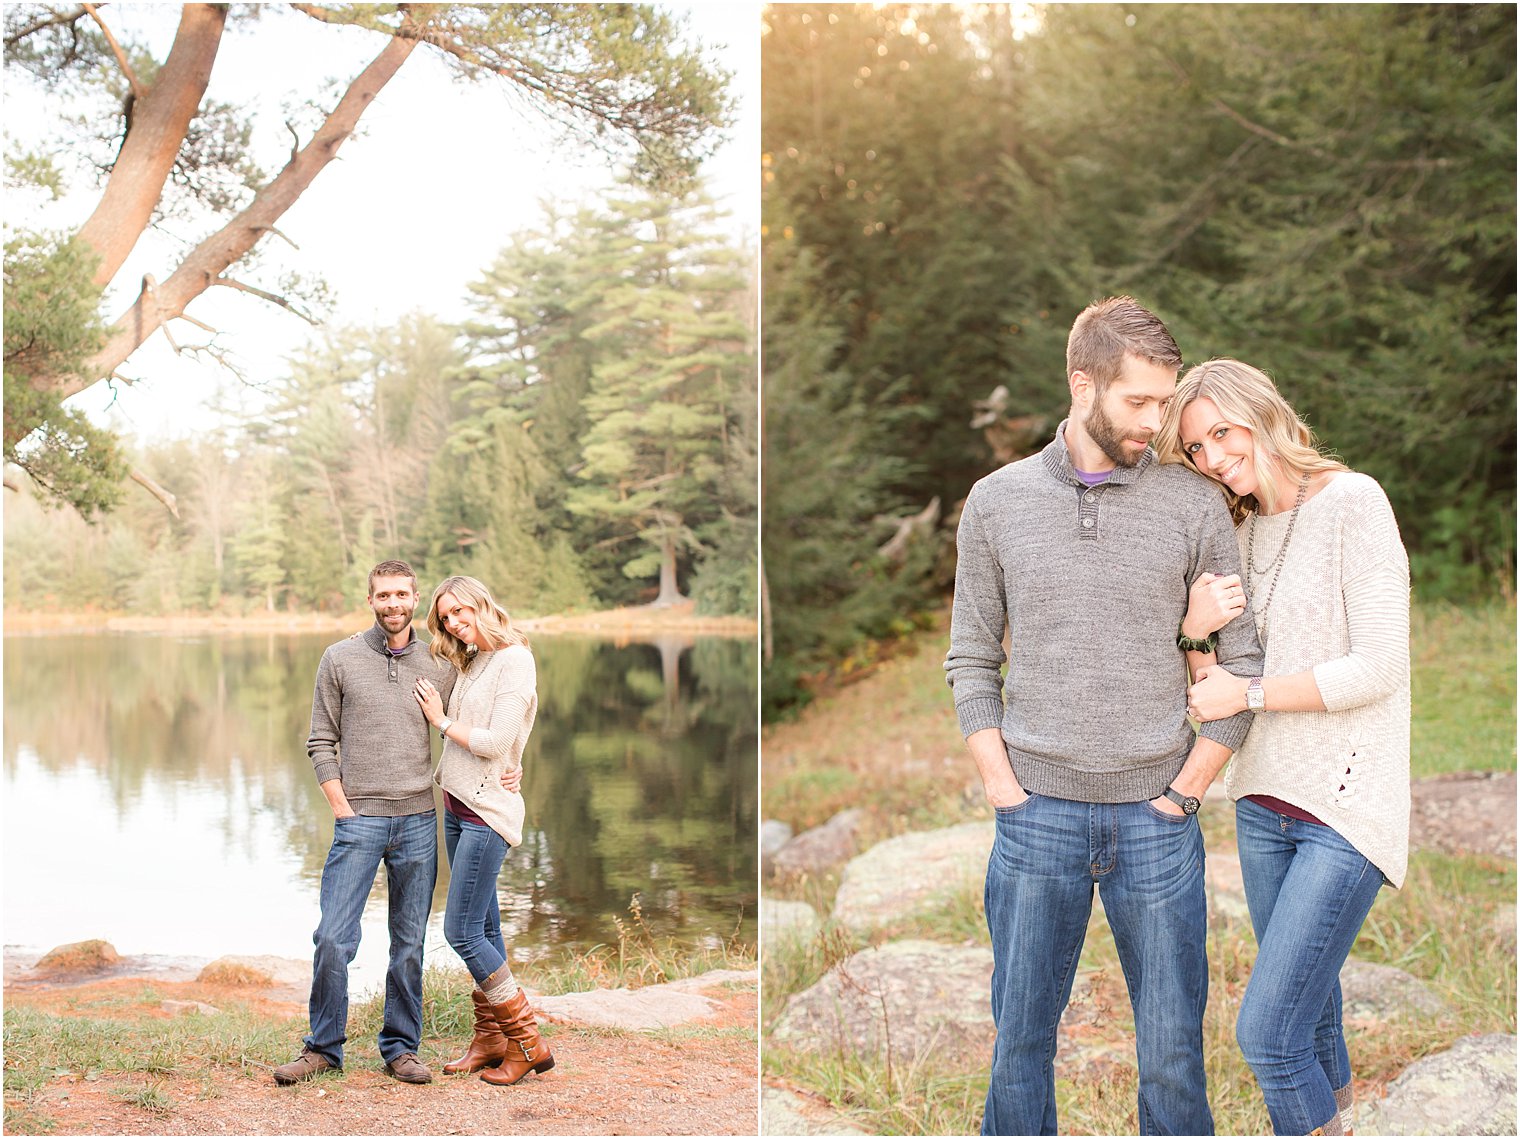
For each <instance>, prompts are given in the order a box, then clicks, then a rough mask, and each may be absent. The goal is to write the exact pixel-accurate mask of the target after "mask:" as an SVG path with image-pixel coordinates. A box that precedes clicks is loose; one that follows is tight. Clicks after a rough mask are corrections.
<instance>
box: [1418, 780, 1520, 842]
mask: <svg viewBox="0 0 1520 1139" xmlns="http://www.w3.org/2000/svg"><path fill="white" fill-rule="evenodd" d="M1409 799H1410V803H1409V845H1410V846H1414V847H1428V848H1431V849H1434V850H1440V851H1444V852H1445V853H1447V854H1492V855H1497V856H1498V857H1500V858H1514V857H1515V773H1514V772H1513V771H1454V772H1448V773H1447V774H1445V775H1432V776H1431V777H1430V778H1428V779H1418V780H1416V781H1415V782H1414V783H1412V784H1411V785H1410V788H1409Z"/></svg>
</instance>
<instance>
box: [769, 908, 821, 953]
mask: <svg viewBox="0 0 1520 1139" xmlns="http://www.w3.org/2000/svg"><path fill="white" fill-rule="evenodd" d="M818 925H819V922H818V911H816V910H815V909H813V907H812V906H810V905H808V904H807V903H806V902H786V901H782V900H781V899H780V898H761V899H760V942H761V944H762V945H766V946H770V945H775V944H776V943H777V942H781V941H791V942H798V943H806V942H808V941H811V940H812V939H813V935H814V934H816V933H817V932H818Z"/></svg>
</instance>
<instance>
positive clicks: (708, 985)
mask: <svg viewBox="0 0 1520 1139" xmlns="http://www.w3.org/2000/svg"><path fill="white" fill-rule="evenodd" d="M759 984H760V970H759V969H709V970H708V971H707V972H706V973H698V974H697V975H696V976H695V977H682V978H681V979H680V980H679V981H669V982H667V983H666V984H664V985H662V986H660V987H661V988H666V989H669V990H670V991H671V992H673V993H700V992H702V991H703V990H705V989H715V988H717V987H719V986H720V985H727V986H729V987H730V988H736V989H738V988H756V987H758V986H759Z"/></svg>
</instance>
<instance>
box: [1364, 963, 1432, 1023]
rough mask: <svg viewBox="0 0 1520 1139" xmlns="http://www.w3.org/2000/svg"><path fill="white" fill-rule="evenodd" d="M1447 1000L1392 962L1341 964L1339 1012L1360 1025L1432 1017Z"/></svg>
mask: <svg viewBox="0 0 1520 1139" xmlns="http://www.w3.org/2000/svg"><path fill="white" fill-rule="evenodd" d="M1446 1011H1447V1007H1446V1002H1445V1001H1444V1000H1442V999H1441V998H1440V997H1439V996H1437V995H1436V994H1435V993H1434V992H1432V991H1431V989H1430V988H1429V986H1427V985H1426V984H1425V982H1423V981H1421V980H1420V979H1419V978H1418V977H1412V976H1410V975H1409V974H1408V973H1406V972H1404V971H1403V970H1402V969H1395V968H1394V967H1393V966H1392V965H1374V964H1373V963H1372V962H1370V961H1356V960H1348V961H1347V962H1346V963H1345V964H1344V965H1343V966H1341V1016H1342V1019H1344V1020H1345V1022H1346V1023H1347V1024H1355V1025H1360V1026H1363V1027H1370V1026H1373V1025H1379V1024H1383V1023H1385V1022H1386V1021H1390V1020H1400V1019H1405V1018H1420V1019H1431V1020H1433V1019H1435V1018H1437V1017H1439V1016H1441V1015H1442V1014H1444V1013H1445V1012H1446Z"/></svg>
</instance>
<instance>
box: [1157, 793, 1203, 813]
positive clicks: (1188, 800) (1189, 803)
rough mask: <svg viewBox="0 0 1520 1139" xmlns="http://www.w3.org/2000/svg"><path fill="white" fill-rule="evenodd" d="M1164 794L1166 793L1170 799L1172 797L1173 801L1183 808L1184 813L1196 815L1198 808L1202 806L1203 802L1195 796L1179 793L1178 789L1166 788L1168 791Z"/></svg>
mask: <svg viewBox="0 0 1520 1139" xmlns="http://www.w3.org/2000/svg"><path fill="white" fill-rule="evenodd" d="M1164 794H1165V795H1166V797H1167V798H1168V799H1170V800H1171V801H1172V802H1174V803H1176V804H1177V806H1179V807H1181V808H1182V813H1183V814H1184V815H1196V814H1197V813H1198V808H1199V806H1201V804H1200V803H1199V802H1198V800H1197V799H1195V798H1193V796H1191V795H1181V794H1178V793H1177V792H1176V791H1174V790H1172V789H1171V788H1170V787H1168V788H1167V789H1166V791H1165V792H1164Z"/></svg>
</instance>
